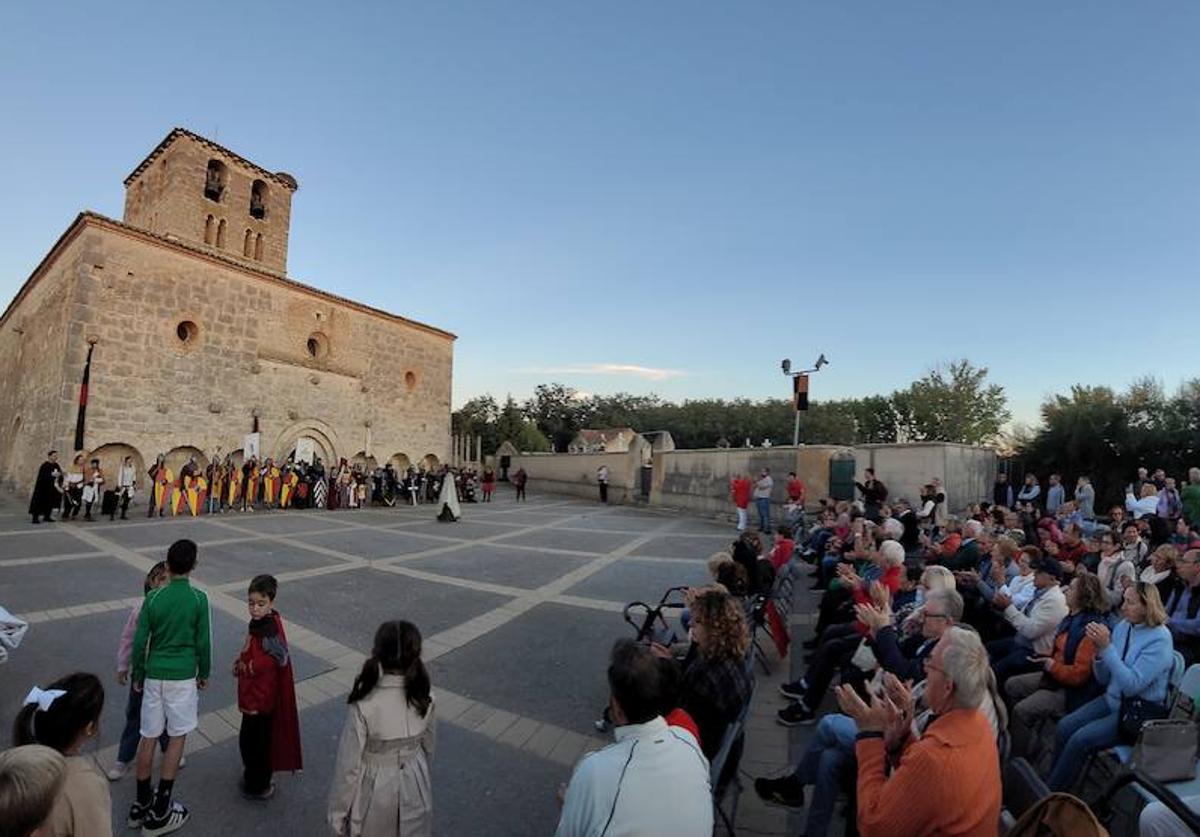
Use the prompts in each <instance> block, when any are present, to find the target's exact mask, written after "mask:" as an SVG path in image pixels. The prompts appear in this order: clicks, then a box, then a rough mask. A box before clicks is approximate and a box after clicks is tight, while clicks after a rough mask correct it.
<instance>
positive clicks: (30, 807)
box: [0, 744, 111, 837]
mask: <svg viewBox="0 0 1200 837" xmlns="http://www.w3.org/2000/svg"><path fill="white" fill-rule="evenodd" d="M66 778H67V763H66V761H65V760H64V759H63V757H62V755H61V754H59V753H58V752H57V751H56V750H54V749H52V748H50V747H43V746H42V745H41V744H26V745H24V746H22V747H13V748H12V749H10V750H5V751H3V752H0V823H3V824H4V825H3V830H2V831H0V834H3V835H5V837H9V835H12V837H43V835H44V834H45V832H44V831H43V829H44V828H45V826H46V824H47V820H49V819H50V812H51V811H52V810H53V809H54V803H55V802H56V801H57V800H58V799H59V797H61V796H62V786H63V782H64V781H65V780H66ZM109 833H111V831H110V832H109Z"/></svg>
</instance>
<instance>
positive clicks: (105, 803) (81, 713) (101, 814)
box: [0, 673, 112, 837]
mask: <svg viewBox="0 0 1200 837" xmlns="http://www.w3.org/2000/svg"><path fill="white" fill-rule="evenodd" d="M103 709H104V687H103V686H101V685H100V680H99V678H97V677H96V675H94V674H83V673H78V674H69V675H67V676H66V677H61V678H59V679H58V680H55V681H54V682H53V683H51V684H50V685H49V686H48V687H46V689H44V690H43V689H39V688H38V687H36V686H35V687H33V689H31V690H30V692H29V695H28V696H27V697H26V698H25V705H24V706H23V707H21V711H20V712H19V713H18V714H17V720H16V722H15V723H14V724H13V746H14V747H21V746H23V745H27V744H42V745H44V746H46V747H52V748H53V749H55V750H57V751H58V752H59V753H61V754H62V755H63V757H64V758H65V759H66V761H67V776H66V780H65V781H64V783H63V788H62V792H61V793H60V794H59V795H58V799H56V800H55V802H54V809H53V810H52V811H51V812H50V818H49V819H48V820H47V824H48V825H49V828H48V829H47V831H48V833H49V834H53V835H60V834H61V835H78V837H102V836H103V837H109V836H110V835H111V834H112V799H111V797H110V796H109V792H108V782H106V781H105V780H104V776H103V774H101V773H100V771H99V769H97V767H96V762H95V760H94V759H93V758H92V757H91V756H83V755H80V752H81V751H82V750H83V746H84V745H85V744H87V743H89V742H90V741H91V740H92V739H93V738H95V737H96V735H97V734H98V733H99V732H100V712H101V711H102V710H103ZM7 825H8V823H7V822H3V823H0V826H4V827H7Z"/></svg>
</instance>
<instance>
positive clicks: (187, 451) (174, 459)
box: [167, 445, 208, 478]
mask: <svg viewBox="0 0 1200 837" xmlns="http://www.w3.org/2000/svg"><path fill="white" fill-rule="evenodd" d="M192 457H195V458H196V467H197V468H199V469H200V470H201V471H203V470H204V469H205V468H207V467H208V457H207V456H205V455H204V452H203V451H201V450H200V449H199V448H193V447H191V446H188V445H181V446H180V447H177V448H171V449H170V450H169V451H167V467H168V468H170V469H171V471H172V472H173V473H174V474H175V477H176V478H178V477H179V469H180V468H182V467H183V466H184V465H186V464H187V462H188V460H189V459H190V458H192Z"/></svg>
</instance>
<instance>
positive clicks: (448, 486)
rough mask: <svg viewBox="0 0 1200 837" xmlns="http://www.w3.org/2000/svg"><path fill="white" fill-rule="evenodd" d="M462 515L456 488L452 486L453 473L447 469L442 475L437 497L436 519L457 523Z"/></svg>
mask: <svg viewBox="0 0 1200 837" xmlns="http://www.w3.org/2000/svg"><path fill="white" fill-rule="evenodd" d="M460 517H462V509H461V508H459V505H458V490H457V489H456V488H455V487H454V474H453V473H451V472H450V471H447V472H446V474H445V475H444V476H443V477H442V493H441V496H440V497H438V516H437V519H438V520H440V521H441V522H442V523H457V522H458V519H459V518H460Z"/></svg>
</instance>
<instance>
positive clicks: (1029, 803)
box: [1000, 756, 1050, 834]
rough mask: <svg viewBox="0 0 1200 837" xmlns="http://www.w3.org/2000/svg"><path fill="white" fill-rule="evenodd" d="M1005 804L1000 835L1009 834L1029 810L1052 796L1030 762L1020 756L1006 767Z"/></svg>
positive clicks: (1001, 816)
mask: <svg viewBox="0 0 1200 837" xmlns="http://www.w3.org/2000/svg"><path fill="white" fill-rule="evenodd" d="M1002 782H1003V790H1004V802H1003V806H1002V807H1001V809H1000V833H1001V834H1004V833H1007V832H1008V830H1009V829H1011V828H1012V827H1013V825H1015V824H1016V822H1017V820H1019V819H1020V818H1021V815H1022V814H1024V813H1025V812H1026V811H1027V810H1029V809H1030V808H1032V807H1033V806H1034V805H1036V804H1037V803H1038V801H1039V800H1041V799H1044V798H1046V797H1047V796H1049V795H1050V788H1048V787H1046V783H1045V782H1043V781H1042V778H1041V777H1040V776H1038V774H1037V771H1036V770H1034V769H1033V765H1031V764H1030V763H1029V762H1028V761H1026V760H1025V759H1023V758H1021V757H1020V756H1018V757H1017V758H1015V759H1012V760H1010V761H1009V762H1008V764H1006V765H1005V766H1004V777H1003V780H1002Z"/></svg>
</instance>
